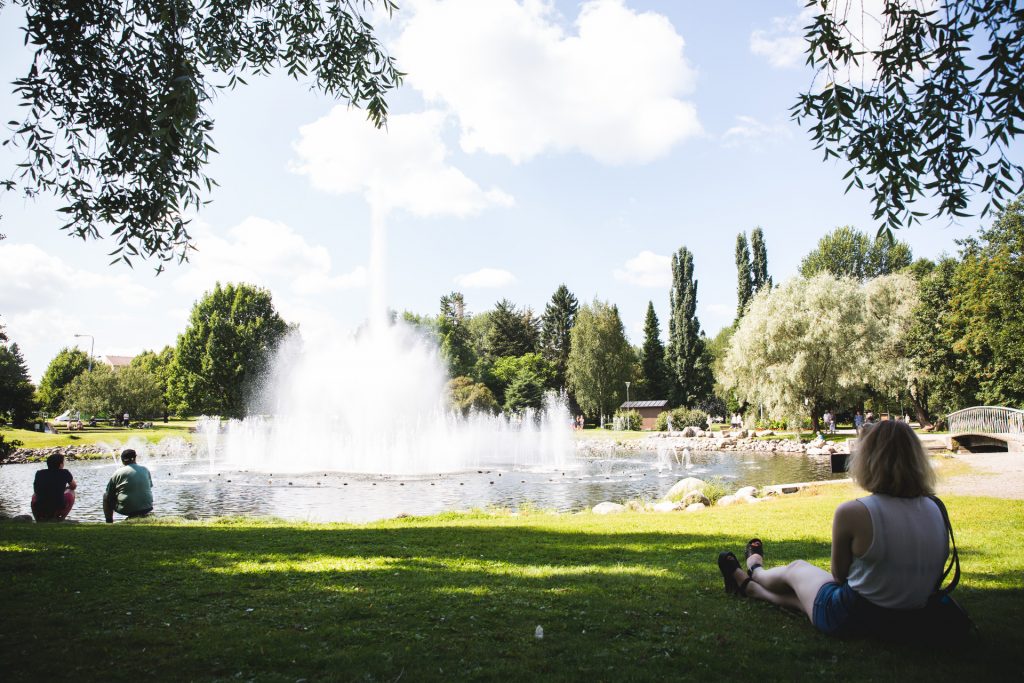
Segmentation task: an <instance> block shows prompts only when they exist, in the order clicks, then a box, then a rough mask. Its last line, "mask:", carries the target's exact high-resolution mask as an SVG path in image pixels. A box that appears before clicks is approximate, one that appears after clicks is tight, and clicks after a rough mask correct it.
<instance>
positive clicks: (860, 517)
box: [832, 500, 872, 583]
mask: <svg viewBox="0 0 1024 683" xmlns="http://www.w3.org/2000/svg"><path fill="white" fill-rule="evenodd" d="M871 532H872V529H871V514H870V513H869V512H868V509H867V508H866V507H865V506H864V504H863V503H861V502H860V501H857V500H848V501H846V502H845V503H843V504H842V505H840V506H839V507H838V508H836V514H835V515H834V516H833V517H832V577H833V578H834V579H835V580H836V581H838V582H839V583H842V582H843V581H846V579H847V577H848V576H849V575H850V565H851V564H853V558H854V557H855V556H856V557H860V556H861V555H863V554H864V553H865V552H867V549H868V548H869V547H870V546H871Z"/></svg>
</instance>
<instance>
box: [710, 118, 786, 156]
mask: <svg viewBox="0 0 1024 683" xmlns="http://www.w3.org/2000/svg"><path fill="white" fill-rule="evenodd" d="M792 137H793V131H792V129H791V128H790V127H789V126H788V125H787V124H785V123H763V122H761V121H758V120H757V119H755V118H754V117H753V116H737V117H736V125H734V126H733V127H732V128H730V129H729V130H727V131H725V133H723V134H722V144H723V145H725V146H726V147H754V148H758V147H761V143H763V142H765V141H768V142H771V141H777V140H789V139H791V138H792Z"/></svg>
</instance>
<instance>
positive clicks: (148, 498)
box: [103, 448, 153, 524]
mask: <svg viewBox="0 0 1024 683" xmlns="http://www.w3.org/2000/svg"><path fill="white" fill-rule="evenodd" d="M136 457H138V456H137V455H136V453H135V450H134V449H131V448H126V449H125V450H123V451H121V462H122V463H123V467H120V468H118V469H117V471H116V472H114V475H113V476H112V477H110V481H109V482H107V490H106V492H105V493H104V494H103V516H104V518H105V519H106V520H107V524H111V523H112V522H113V521H114V512H115V511H116V512H118V513H119V514H122V515H125V516H126V517H128V518H129V519H131V518H132V517H145V516H146V515H148V514H149V513H150V512H152V511H153V477H152V475H150V473H149V470H148V469H147V468H145V467H143V466H142V465H138V464H136V462H135V459H136Z"/></svg>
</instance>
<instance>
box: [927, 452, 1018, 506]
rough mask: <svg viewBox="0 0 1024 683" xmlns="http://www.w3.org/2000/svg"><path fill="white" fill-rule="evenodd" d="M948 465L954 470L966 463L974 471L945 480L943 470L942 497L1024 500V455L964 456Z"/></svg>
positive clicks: (988, 454)
mask: <svg viewBox="0 0 1024 683" xmlns="http://www.w3.org/2000/svg"><path fill="white" fill-rule="evenodd" d="M948 462H950V463H951V465H950V469H956V470H959V469H960V467H959V466H958V464H959V463H964V464H966V465H968V466H969V468H970V470H969V471H968V472H966V473H964V474H951V475H950V476H948V477H944V476H943V475H942V469H941V468H940V469H939V471H938V472H939V493H940V494H942V493H953V494H957V495H963V496H990V497H993V498H1014V499H1017V500H1024V453H960V454H958V455H957V456H956V457H954V458H951V459H950V460H949V461H948Z"/></svg>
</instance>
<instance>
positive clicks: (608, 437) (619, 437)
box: [573, 428, 658, 441]
mask: <svg viewBox="0 0 1024 683" xmlns="http://www.w3.org/2000/svg"><path fill="white" fill-rule="evenodd" d="M657 433H658V432H643V431H633V430H628V429H624V430H621V431H620V430H615V429H600V428H598V429H590V428H587V429H584V430H582V431H578V432H573V436H575V437H576V439H577V440H578V441H633V440H635V439H646V438H647V437H648V436H651V435H653V434H657Z"/></svg>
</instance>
